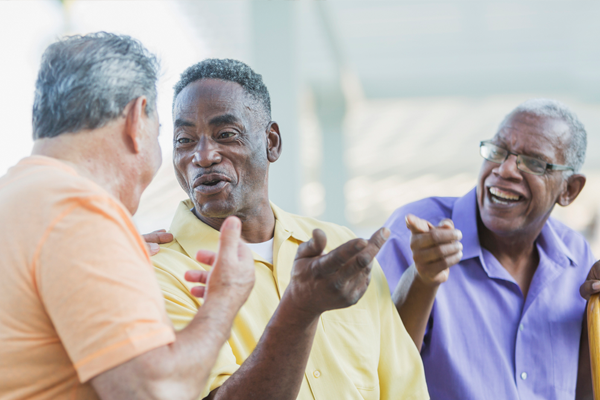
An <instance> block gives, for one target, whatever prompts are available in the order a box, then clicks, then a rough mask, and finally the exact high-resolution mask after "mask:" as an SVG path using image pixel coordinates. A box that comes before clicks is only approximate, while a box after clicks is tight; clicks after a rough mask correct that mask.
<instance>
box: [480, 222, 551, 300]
mask: <svg viewBox="0 0 600 400" xmlns="http://www.w3.org/2000/svg"><path fill="white" fill-rule="evenodd" d="M478 231H479V242H480V243H481V246H482V247H483V248H485V249H487V250H488V251H489V252H490V253H492V254H493V255H494V257H496V259H497V260H498V262H499V263H500V264H501V265H502V267H504V269H506V270H507V271H508V273H509V274H510V275H511V276H512V277H513V278H514V279H515V281H516V282H517V284H518V285H519V287H520V288H521V291H522V292H523V296H524V297H527V292H528V291H529V286H530V285H531V280H532V279H533V275H534V274H535V271H536V269H537V266H538V263H539V254H538V251H537V248H536V246H535V240H536V239H537V237H538V236H539V234H540V232H541V230H540V231H538V232H528V233H525V234H522V235H518V234H516V235H510V236H502V235H497V234H496V233H494V232H492V231H490V230H489V229H487V228H486V227H485V225H484V224H483V222H482V221H481V220H479V221H478Z"/></svg>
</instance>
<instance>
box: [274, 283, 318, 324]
mask: <svg viewBox="0 0 600 400" xmlns="http://www.w3.org/2000/svg"><path fill="white" fill-rule="evenodd" d="M275 313H276V314H278V315H281V316H282V317H281V318H283V320H285V321H286V323H288V324H293V325H296V326H299V327H308V326H310V325H311V324H313V323H315V322H316V321H318V320H319V317H320V316H321V314H322V312H321V311H315V310H310V309H308V308H305V307H298V306H297V304H296V302H295V301H294V299H293V297H292V296H291V295H290V293H289V292H288V291H287V290H286V291H285V292H284V294H283V297H282V298H281V301H280V302H279V306H278V307H277V311H276V312H275Z"/></svg>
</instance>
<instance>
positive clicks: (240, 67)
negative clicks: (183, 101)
mask: <svg viewBox="0 0 600 400" xmlns="http://www.w3.org/2000/svg"><path fill="white" fill-rule="evenodd" d="M201 79H219V80H222V81H228V82H235V83H237V84H239V85H240V86H241V87H242V88H243V89H244V91H245V92H246V94H248V95H249V96H250V98H251V99H252V100H254V101H256V102H257V103H258V106H259V110H258V111H259V112H260V111H262V112H261V114H262V115H260V117H261V118H262V119H263V120H264V122H265V123H268V122H269V121H270V120H271V98H270V96H269V91H268V90H267V86H266V85H265V84H264V82H263V80H262V76H261V75H260V74H257V73H256V72H254V70H253V69H252V68H250V67H249V66H248V65H247V64H244V63H243V62H241V61H238V60H232V59H229V58H226V59H218V58H208V59H206V60H204V61H200V62H199V63H197V64H194V65H192V66H191V67H189V68H187V69H186V70H185V71H183V73H182V74H181V77H180V78H179V82H177V84H176V85H175V87H174V89H175V95H174V96H173V107H175V100H176V99H177V96H178V95H179V93H180V92H181V91H182V90H183V89H184V88H185V87H186V86H187V85H189V84H190V83H192V82H195V81H199V80H201Z"/></svg>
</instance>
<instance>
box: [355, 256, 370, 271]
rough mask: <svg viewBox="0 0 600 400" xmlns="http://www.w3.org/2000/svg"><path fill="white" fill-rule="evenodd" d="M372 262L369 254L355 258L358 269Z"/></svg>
mask: <svg viewBox="0 0 600 400" xmlns="http://www.w3.org/2000/svg"><path fill="white" fill-rule="evenodd" d="M371 261H372V257H371V255H370V254H359V255H358V256H356V265H357V266H359V267H360V268H365V267H366V266H368V265H369V264H370V263H371Z"/></svg>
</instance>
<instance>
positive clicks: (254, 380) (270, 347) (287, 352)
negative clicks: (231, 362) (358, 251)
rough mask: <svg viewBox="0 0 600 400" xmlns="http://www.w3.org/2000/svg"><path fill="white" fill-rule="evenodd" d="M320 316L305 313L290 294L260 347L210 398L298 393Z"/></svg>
mask: <svg viewBox="0 0 600 400" xmlns="http://www.w3.org/2000/svg"><path fill="white" fill-rule="evenodd" d="M318 321H319V316H314V315H307V314H302V312H300V311H298V310H297V309H295V308H293V307H292V306H291V304H290V302H288V301H286V297H285V295H284V298H283V299H282V300H281V302H280V303H279V307H278V308H277V310H276V311H275V313H274V314H273V317H272V318H271V320H270V321H269V324H268V325H267V327H266V328H265V331H264V333H263V335H262V336H261V338H260V340H259V342H258V344H257V345H256V348H255V349H254V351H253V352H252V354H251V355H250V357H248V359H246V361H244V363H243V364H242V366H241V367H240V368H239V369H238V370H237V371H236V372H235V373H234V374H233V375H232V376H231V377H230V378H229V379H228V380H227V381H225V383H224V384H223V386H221V387H220V388H219V389H218V390H216V391H214V392H213V393H211V396H210V397H209V398H210V399H218V400H222V399H236V400H244V399H278V400H287V399H289V400H293V399H296V397H297V396H298V392H299V391H300V386H301V384H302V378H303V376H304V371H305V369H306V363H307V362H308V356H309V354H310V350H311V347H312V343H313V339H314V337H315V332H316V329H317V325H318Z"/></svg>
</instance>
